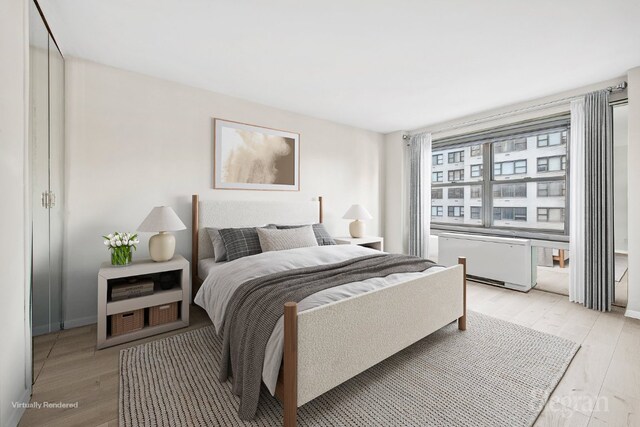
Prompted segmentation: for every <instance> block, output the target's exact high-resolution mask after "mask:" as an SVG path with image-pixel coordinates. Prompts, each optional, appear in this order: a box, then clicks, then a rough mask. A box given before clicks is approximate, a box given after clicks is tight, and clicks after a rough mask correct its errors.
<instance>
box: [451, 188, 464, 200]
mask: <svg viewBox="0 0 640 427" xmlns="http://www.w3.org/2000/svg"><path fill="white" fill-rule="evenodd" d="M447 197H448V198H449V199H464V188H462V187H456V188H450V189H449V191H448V192H447Z"/></svg>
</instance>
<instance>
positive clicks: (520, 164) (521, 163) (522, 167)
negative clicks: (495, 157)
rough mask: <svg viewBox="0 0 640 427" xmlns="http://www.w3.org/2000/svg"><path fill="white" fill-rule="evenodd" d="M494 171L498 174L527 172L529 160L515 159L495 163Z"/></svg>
mask: <svg viewBox="0 0 640 427" xmlns="http://www.w3.org/2000/svg"><path fill="white" fill-rule="evenodd" d="M493 173H494V175H496V176H500V175H517V174H524V173H527V161H526V160H513V161H510V162H499V163H495V164H494V166H493Z"/></svg>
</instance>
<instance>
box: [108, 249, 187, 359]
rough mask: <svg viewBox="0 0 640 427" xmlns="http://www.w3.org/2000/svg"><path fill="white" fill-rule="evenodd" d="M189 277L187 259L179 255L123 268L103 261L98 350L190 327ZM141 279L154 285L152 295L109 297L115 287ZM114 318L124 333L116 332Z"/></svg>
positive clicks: (133, 263) (146, 260) (138, 262)
mask: <svg viewBox="0 0 640 427" xmlns="http://www.w3.org/2000/svg"><path fill="white" fill-rule="evenodd" d="M189 278H190V275H189V261H187V260H186V259H184V258H183V257H182V256H180V255H176V256H174V257H173V259H171V260H169V261H166V262H154V261H152V260H150V259H145V260H136V261H134V262H132V263H131V264H130V265H127V266H124V267H114V266H112V265H111V263H109V262H105V263H103V264H102V266H101V267H100V271H99V273H98V342H97V347H98V349H101V348H105V347H111V346H114V345H118V344H122V343H125V342H129V341H134V340H137V339H140V338H144V337H148V336H151V335H156V334H161V333H164V332H167V331H171V330H174V329H179V328H184V327H186V326H189V297H190V295H191V289H190V288H191V287H190V284H189ZM143 282H146V283H147V284H148V285H149V286H150V287H151V286H152V287H153V293H152V294H150V295H145V296H131V297H129V298H125V299H117V298H115V300H114V298H112V293H113V290H114V286H115V287H122V286H123V285H125V286H126V285H132V284H137V283H143ZM151 282H153V284H152V285H151ZM163 282H164V283H163ZM114 316H115V318H114ZM115 321H117V322H120V323H118V325H117V326H119V327H120V325H124V328H125V330H126V332H122V331H121V330H120V331H115V330H114V323H115ZM127 328H128V330H127ZM121 329H122V328H121Z"/></svg>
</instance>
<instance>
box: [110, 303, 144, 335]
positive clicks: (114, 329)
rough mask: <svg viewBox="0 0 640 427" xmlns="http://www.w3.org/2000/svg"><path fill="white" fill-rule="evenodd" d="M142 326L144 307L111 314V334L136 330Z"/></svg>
mask: <svg viewBox="0 0 640 427" xmlns="http://www.w3.org/2000/svg"><path fill="white" fill-rule="evenodd" d="M143 327H144V308H141V309H140V310H133V311H127V312H124V313H118V314H114V315H112V316H111V336H116V335H122V334H126V333H127V332H133V331H138V330H140V329H142V328H143Z"/></svg>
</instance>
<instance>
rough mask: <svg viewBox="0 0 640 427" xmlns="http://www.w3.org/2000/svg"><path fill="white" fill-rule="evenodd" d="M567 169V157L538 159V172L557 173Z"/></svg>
mask: <svg viewBox="0 0 640 427" xmlns="http://www.w3.org/2000/svg"><path fill="white" fill-rule="evenodd" d="M566 169H567V156H551V157H539V158H538V172H557V171H563V170H566Z"/></svg>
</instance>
